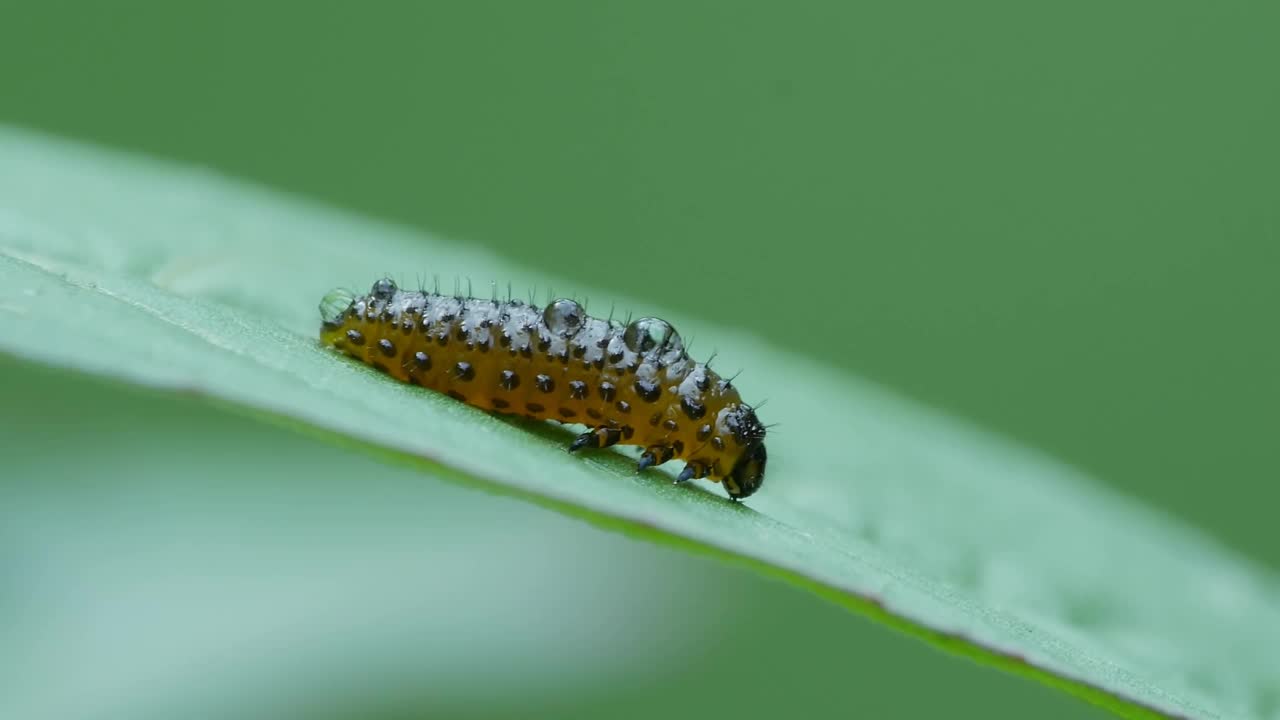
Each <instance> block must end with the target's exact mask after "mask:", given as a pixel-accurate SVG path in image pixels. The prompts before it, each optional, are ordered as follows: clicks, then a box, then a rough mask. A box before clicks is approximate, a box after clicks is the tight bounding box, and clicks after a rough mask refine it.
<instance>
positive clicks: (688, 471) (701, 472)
mask: <svg viewBox="0 0 1280 720" xmlns="http://www.w3.org/2000/svg"><path fill="white" fill-rule="evenodd" d="M710 472H711V467H710V466H709V465H707V464H706V463H703V462H701V461H698V460H690V461H689V462H688V463H687V464H686V465H685V466H684V470H681V471H680V474H679V475H678V476H677V477H676V485H679V484H680V483H683V482H688V481H689V480H693V479H695V478H696V479H699V480H701V479H702V478H704V477H706V476H707V475H708V474H709V473H710Z"/></svg>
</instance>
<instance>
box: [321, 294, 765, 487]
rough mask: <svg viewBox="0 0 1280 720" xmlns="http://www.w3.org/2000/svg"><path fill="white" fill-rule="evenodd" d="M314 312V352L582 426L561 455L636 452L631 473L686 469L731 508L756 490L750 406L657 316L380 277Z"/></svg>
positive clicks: (760, 443)
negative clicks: (423, 288) (481, 295)
mask: <svg viewBox="0 0 1280 720" xmlns="http://www.w3.org/2000/svg"><path fill="white" fill-rule="evenodd" d="M320 317H321V321H322V322H321V328H320V340H321V341H322V342H323V343H324V344H326V345H329V346H332V347H334V348H336V349H337V350H339V351H341V352H343V353H345V354H347V355H349V356H351V357H354V358H356V359H358V360H360V361H361V362H364V363H367V364H369V365H372V366H374V367H376V368H379V369H381V370H384V371H385V372H387V373H388V374H390V375H391V376H393V377H395V378H397V379H399V380H402V381H405V382H410V383H414V384H416V385H421V386H423V387H425V388H429V389H431V390H435V391H437V392H441V393H445V394H448V395H450V396H451V397H454V398H456V399H458V400H460V401H462V402H465V403H467V404H470V405H474V406H476V407H478V408H482V409H484V410H489V411H493V412H498V413H522V414H524V415H526V416H527V417H531V418H535V419H539V420H548V419H549V420H556V421H558V422H577V419H579V418H584V417H585V418H587V419H588V420H589V423H588V425H589V426H590V428H591V429H589V430H588V431H587V432H585V433H582V434H581V435H579V436H578V437H577V438H576V439H575V440H574V441H573V443H572V444H570V446H569V451H570V452H575V451H578V450H581V449H584V448H604V447H609V446H612V445H618V444H622V445H638V446H640V447H642V448H644V452H643V453H642V454H641V456H640V462H639V469H641V470H644V469H645V468H648V467H650V466H652V465H660V464H662V463H665V462H668V461H670V460H674V459H679V460H684V461H685V468H684V470H683V471H682V472H681V473H680V475H679V477H678V478H677V480H676V482H678V483H680V482H685V481H687V480H690V479H692V478H706V479H708V480H711V481H712V482H722V483H723V484H724V486H725V489H726V490H727V491H728V493H729V496H730V497H731V498H733V499H735V500H738V499H741V498H745V497H747V496H748V495H750V494H752V493H754V492H755V491H756V490H758V489H759V488H760V485H761V484H762V483H763V482H764V470H765V464H766V461H767V453H766V452H765V447H764V436H765V428H764V425H762V424H761V423H760V421H759V419H757V418H756V413H755V410H754V409H753V408H752V407H751V406H749V405H747V404H746V403H744V402H743V401H742V398H741V397H740V396H739V394H738V389H737V388H736V387H734V386H733V384H732V382H731V381H730V380H726V379H724V378H722V377H720V375H719V374H717V373H716V372H715V371H714V370H712V369H711V368H710V367H708V366H707V365H706V364H705V363H699V362H696V361H694V360H693V359H692V358H690V357H689V355H688V354H687V353H686V352H685V348H684V343H683V341H682V340H681V338H680V335H679V334H678V333H676V331H675V328H673V327H671V325H670V324H669V323H667V322H666V321H664V320H660V319H658V318H652V317H646V318H640V319H639V320H635V321H632V322H628V323H626V324H623V323H618V322H614V321H612V320H604V319H600V318H594V317H591V316H589V315H587V313H586V311H585V310H584V309H583V308H582V306H581V305H579V304H578V303H577V302H574V301H573V300H566V299H559V300H554V301H552V302H551V303H550V304H549V305H547V306H546V307H545V308H539V307H537V306H535V305H533V304H531V303H524V302H521V301H519V300H509V301H507V302H498V301H497V300H480V299H476V298H461V297H453V296H447V295H440V294H437V293H428V292H412V291H405V290H401V289H400V288H398V287H396V284H395V283H394V282H392V281H391V280H390V279H388V278H383V279H381V280H378V281H377V282H375V283H374V284H373V287H372V288H371V289H370V290H369V293H368V294H367V295H365V296H363V297H356V296H355V295H354V294H353V293H350V292H348V291H346V290H333V291H331V292H329V293H328V294H327V295H325V296H324V299H323V300H321V302H320ZM632 410H635V412H634V413H633V412H632Z"/></svg>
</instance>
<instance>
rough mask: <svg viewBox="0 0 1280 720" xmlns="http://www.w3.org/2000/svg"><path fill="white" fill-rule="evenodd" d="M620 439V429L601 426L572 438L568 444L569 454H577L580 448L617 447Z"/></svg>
mask: <svg viewBox="0 0 1280 720" xmlns="http://www.w3.org/2000/svg"><path fill="white" fill-rule="evenodd" d="M621 439H622V428H616V427H609V426H608V425H601V426H600V427H598V428H593V429H591V430H588V431H586V432H584V433H582V434H581V435H579V436H578V437H576V438H574V440H573V442H572V443H570V444H569V452H578V451H579V450H581V449H582V448H607V447H611V446H613V445H617V444H618V441H619V440H621Z"/></svg>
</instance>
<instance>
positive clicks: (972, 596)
mask: <svg viewBox="0 0 1280 720" xmlns="http://www.w3.org/2000/svg"><path fill="white" fill-rule="evenodd" d="M546 253H547V254H548V255H549V256H550V255H554V253H555V249H554V248H547V249H546ZM579 260H580V259H577V258H564V259H563V261H564V262H565V263H569V262H575V261H579ZM604 260H605V259H602V260H601V262H604ZM655 270H656V271H678V268H663V267H660V266H658V265H657V264H655ZM386 272H390V273H391V274H393V276H398V277H399V278H400V279H401V280H402V281H406V282H407V283H409V284H412V283H413V282H415V281H416V280H417V279H419V278H423V277H426V278H430V277H431V276H434V275H438V276H440V277H441V278H442V279H443V284H444V285H445V287H448V288H450V289H451V288H452V285H453V282H454V279H455V278H461V279H462V280H461V283H462V284H463V286H464V287H465V286H466V285H467V284H468V283H469V284H471V285H472V286H473V287H474V288H475V290H476V294H477V295H488V294H489V292H490V290H489V284H490V283H491V282H493V283H497V284H498V285H499V286H500V287H501V292H502V293H503V294H505V287H506V284H507V282H511V283H512V284H513V286H514V287H515V288H516V289H517V292H519V291H521V290H523V289H525V288H530V287H533V286H535V285H536V286H537V287H539V288H546V287H548V286H549V285H550V286H553V287H555V288H556V289H557V290H558V291H560V294H563V295H571V294H572V295H577V296H578V297H583V296H586V297H590V298H592V299H593V300H594V308H595V309H596V310H599V309H600V308H602V307H603V308H607V307H609V306H610V304H616V305H617V307H619V308H627V309H630V310H633V311H635V312H636V313H643V314H659V315H664V316H665V317H667V318H668V319H669V320H672V321H673V322H674V323H675V325H676V327H678V328H679V329H680V331H681V333H682V335H684V336H685V337H686V338H690V337H694V338H696V344H695V346H694V351H695V352H694V354H695V355H697V354H699V351H701V352H703V353H705V352H708V351H709V350H710V349H711V348H716V349H718V352H719V357H720V364H721V366H722V367H725V366H740V367H742V368H744V369H745V370H746V373H745V374H744V375H743V377H742V379H741V380H740V381H739V383H738V384H739V385H740V387H741V388H743V390H744V392H745V393H746V395H747V399H748V400H760V399H764V398H768V399H769V403H768V405H767V406H766V408H765V409H764V411H763V412H762V415H763V419H764V420H765V422H780V423H781V425H782V426H781V427H780V428H778V429H777V430H776V431H774V432H773V433H772V434H771V437H770V442H769V451H770V474H769V478H768V481H767V482H766V484H765V485H764V487H763V488H762V489H761V491H760V492H759V493H757V494H756V495H755V496H753V497H751V498H750V499H749V500H748V502H747V503H746V504H745V505H734V504H731V503H729V502H728V501H727V500H725V499H724V497H723V495H722V492H721V491H720V489H719V488H718V487H708V486H706V485H703V486H700V487H694V488H690V487H674V486H672V485H671V484H670V482H669V481H670V477H671V474H672V473H673V472H674V471H668V472H667V474H663V473H661V472H655V471H650V472H648V473H644V474H639V475H638V474H636V473H635V472H634V469H633V467H634V460H632V459H628V458H627V457H623V456H622V455H621V454H618V453H602V454H596V455H592V456H585V457H576V456H570V455H568V454H567V453H565V452H564V447H565V445H566V444H567V441H568V439H569V438H570V437H571V433H569V432H568V431H566V430H564V429H562V428H558V427H553V426H551V425H531V424H528V423H523V422H515V421H510V420H506V419H501V418H497V417H494V416H490V415H487V414H485V413H483V412H480V411H478V410H475V409H473V408H470V407H467V406H464V405H461V404H459V403H456V402H454V401H452V400H450V399H448V398H446V397H443V396H440V395H436V394H432V393H428V392H425V391H422V390H420V389H418V388H415V387H411V386H406V385H402V384H399V383H396V382H394V381H391V380H389V379H387V378H386V377H383V376H381V375H378V374H377V373H375V372H373V371H371V370H369V369H368V368H365V367H363V366H360V365H357V364H355V363H352V362H349V361H346V360H344V359H342V358H339V357H337V356H335V355H334V354H332V353H330V352H328V351H326V350H324V349H323V348H321V347H319V345H318V343H317V342H316V340H315V335H316V331H317V330H318V315H317V311H316V305H317V303H318V301H319V299H320V297H321V296H322V295H323V294H324V293H325V292H326V291H327V290H329V289H330V288H332V287H334V286H348V287H356V288H362V287H365V286H367V285H368V284H369V283H370V282H372V280H373V279H374V278H376V277H377V276H379V275H380V274H382V273H386ZM578 275H579V276H580V277H600V278H603V277H605V271H604V269H603V268H602V269H599V270H588V269H585V268H584V269H583V270H582V271H580V272H579V273H578ZM743 291H750V290H743ZM691 292H702V293H707V288H705V287H702V286H700V285H699V284H698V283H693V286H692V287H691ZM733 292H734V290H733V289H730V288H725V289H717V290H715V291H714V292H710V293H707V295H708V301H716V300H719V301H723V302H732V300H733V296H732V293H733ZM540 294H541V293H540ZM788 302H791V303H794V305H795V310H796V322H806V323H812V325H813V328H814V331H815V332H828V333H831V332H840V324H841V317H840V316H839V314H838V313H834V314H833V313H832V312H831V311H830V310H829V309H826V308H823V309H818V308H809V307H806V306H805V303H804V297H803V294H797V295H794V296H792V297H790V298H789V299H788ZM0 324H2V325H0V327H2V328H3V331H2V332H0V350H3V351H4V352H7V353H10V354H12V355H15V356H18V357H21V358H25V359H27V360H30V361H34V362H40V363H47V364H49V365H53V366H58V367H65V368H72V369H76V370H80V371H84V372H88V373H94V374H99V375H104V376H109V377H112V378H117V379H121V380H126V381H129V382H134V383H138V384H141V385H146V386H151V387H158V388H168V389H172V390H176V391H181V392H186V393H192V394H195V395H198V396H201V397H208V398H210V399H213V400H215V401H217V402H219V403H224V404H227V405H229V406H231V407H234V408H238V409H241V410H243V411H244V412H248V413H251V414H253V415H255V416H257V417H261V418H265V419H269V420H272V421H276V422H282V423H285V424H288V425H289V426H291V427H296V428H299V429H303V430H306V431H309V432H315V433H320V434H322V435H323V436H324V437H327V438H330V439H332V440H334V441H337V442H344V443H349V444H352V445H355V446H358V447H361V448H364V449H366V450H368V451H369V452H372V453H375V454H377V455H379V456H380V457H383V458H385V459H388V460H392V461H395V462H400V463H407V464H410V465H414V466H417V467H421V468H425V469H428V470H430V471H431V472H433V473H437V474H443V475H446V476H448V477H450V478H452V479H454V480H456V481H458V482H461V483H465V484H469V485H473V486H478V487H483V488H485V489H488V490H493V491H498V492H503V493H507V494H510V495H513V496H517V497H520V498H524V499H526V500H529V501H532V502H535V503H538V504H540V505H543V506H547V507H551V508H555V509H557V510H560V511H562V512H564V513H566V514H569V515H573V516H576V517H580V518H585V519H588V520H590V521H592V522H595V523H598V524H600V525H602V526H606V527H610V528H615V529H618V530H621V531H623V532H627V533H630V534H633V535H636V536H641V537H645V538H649V539H652V540H656V541H660V542H665V543H670V544H673V545H676V546H679V547H683V548H686V549H689V550H692V551H697V552H704V553H710V554H712V555H715V556H718V557H721V558H724V559H726V560H730V561H734V562H738V563H743V564H746V565H748V566H750V567H753V568H755V569H757V570H759V571H761V572H764V573H767V574H771V575H775V576H777V577H780V578H783V579H785V580H787V581H789V582H792V583H794V584H796V585H799V586H801V587H805V588H808V589H810V590H812V591H814V592H817V593H819V594H821V595H823V596H825V597H827V598H830V599H831V600H833V601H835V602H837V603H839V604H841V605H843V606H845V607H847V608H849V609H851V610H854V611H856V612H859V613H861V614H864V615H867V616H869V617H871V618H873V619H875V620H878V621H880V622H883V623H885V624H887V625H890V626H892V627H894V628H897V629H899V630H901V631H904V632H906V633H908V634H911V635H914V636H917V637H919V638H922V639H924V640H926V641H928V642H930V643H933V644H935V645H937V646H939V647H941V648H944V649H947V650H950V651H953V652H956V653H959V654H962V655H966V656H969V657H971V658H974V659H976V660H978V661H980V662H984V663H988V664H990V665H993V666H996V667H1000V668H1003V669H1006V670H1009V671H1013V672H1015V673H1019V674H1022V675H1026V676H1029V677H1032V678H1035V679H1037V680H1040V681H1042V682H1045V683H1047V684H1050V685H1053V686H1056V687H1060V688H1062V689H1064V690H1066V691H1068V692H1071V693H1074V694H1077V695H1079V696H1081V697H1084V698H1086V699H1088V700H1090V701H1092V702H1095V703H1098V704H1100V705H1103V706H1105V707H1108V708H1110V709H1112V710H1115V711H1116V712H1118V713H1120V714H1123V715H1126V716H1132V717H1148V716H1161V715H1171V716H1193V717H1241V718H1244V717H1264V716H1268V715H1270V714H1272V713H1274V712H1275V711H1276V709H1277V707H1280V694H1278V693H1280V687H1277V685H1276V678H1275V668H1277V667H1280V593H1277V590H1276V584H1275V579H1274V578H1273V576H1272V575H1270V574H1269V573H1267V572H1266V571H1264V570H1262V569H1261V568H1259V567H1257V566H1255V565H1254V564H1252V563H1250V562H1249V561H1247V560H1245V559H1243V558H1241V557H1238V556H1236V555H1233V554H1232V553H1230V552H1228V551H1227V550H1225V549H1223V548H1222V547H1220V546H1219V545H1217V544H1216V543H1215V542H1214V541H1212V540H1211V539H1210V538H1208V537H1205V536H1204V535H1203V534H1201V533H1199V532H1197V531H1195V530H1193V529H1191V528H1188V527H1185V526H1183V525H1181V524H1179V523H1177V522H1175V521H1173V520H1171V519H1169V518H1167V517H1163V516H1161V515H1159V514H1157V513H1155V512H1152V511H1150V510H1148V509H1145V508H1143V507H1142V506H1141V505H1139V504H1137V503H1135V502H1133V501H1131V500H1128V499H1126V498H1123V497H1119V496H1117V495H1116V494H1114V493H1112V492H1109V491H1107V490H1106V489H1104V488H1102V487H1100V486H1099V485H1098V484H1096V483H1095V482H1093V481H1092V480H1090V479H1089V478H1087V477H1083V476H1081V475H1080V474H1079V473H1078V472H1076V471H1074V470H1072V469H1070V468H1067V467H1063V466H1062V465H1060V464H1057V463H1055V462H1053V461H1052V460H1050V459H1048V458H1045V457H1042V456H1039V455H1037V454H1036V453H1034V452H1033V451H1030V450H1028V449H1025V448H1020V447H1016V446H1014V445H1011V444H1010V443H1008V442H1005V441H1003V440H1001V439H999V438H996V437H993V436H991V435H989V434H986V433H984V432H982V431H981V430H979V429H976V428H973V427H971V426H968V425H966V424H964V423H963V422H960V421H958V420H955V419H952V418H948V417H944V416H942V415H940V414H939V413H937V412H934V411H932V410H930V409H928V408H924V407H921V406H918V405H915V404H912V403H909V402H906V401H904V400H902V399H900V398H897V397H895V396H893V395H891V394H890V393H888V392H886V391H884V390H882V389H880V388H877V387H874V386H872V385H869V384H867V383H865V382H862V381H859V380H857V379H856V378H852V377H849V376H848V375H845V374H842V373H839V372H836V371H834V370H832V369H830V368H827V367H824V366H822V365H819V364H817V363H815V362H813V361H810V360H808V359H806V358H804V357H800V356H797V355H795V354H792V353H789V352H787V351H786V350H784V349H781V348H776V347H773V346H771V345H769V344H768V343H767V337H768V335H769V329H768V328H767V327H760V328H757V330H756V332H755V333H752V334H747V333H743V332H739V331H735V330H732V329H730V328H724V327H715V326H712V325H709V324H707V323H705V322H703V321H699V320H698V319H696V318H687V317H679V316H674V317H673V316H672V315H671V314H670V313H664V312H663V311H662V310H661V308H658V307H655V306H653V305H652V304H650V303H647V302H644V301H642V300H639V299H632V298H621V297H615V296H612V295H611V294H610V293H609V292H608V291H607V289H605V288H602V287H589V286H587V285H585V284H574V283H571V282H568V281H566V280H565V279H563V278H549V277H538V276H536V275H534V274H532V273H531V272H530V271H528V270H527V269H522V268H516V267H511V266H510V265H509V264H508V263H506V262H504V261H503V260H502V259H501V258H498V257H494V256H493V255H491V254H489V253H487V252H485V251H484V250H482V249H478V248H472V247H468V246H466V245H463V244H458V243H452V242H447V241H444V240H442V239H440V238H436V237H432V236H429V235H425V234H423V233H419V232H414V231H410V230H407V229H404V228H398V227H394V226H390V225H387V224H382V223H377V222H373V221H370V220H367V219H361V218H356V217H352V216H350V215H348V214H344V213H341V212H337V211H335V210H332V209H328V208H324V207H317V206H315V205H312V204H308V203H306V202H303V201H300V200H296V199H292V198H289V197H286V196H283V195H281V194H279V193H274V192H269V191H266V190H263V189H259V188H254V187H249V186H246V185H244V184H239V183H234V182H230V181H227V180H224V179H222V178H219V177H216V176H214V175H211V174H209V173H205V172H201V171H198V170H193V169H187V168H178V167H173V166H169V165H164V164H161V163H157V162H153V161H149V160H144V159H139V158H133V157H128V156H123V155H119V154H114V153H109V152H105V151H100V150H95V149H87V148H83V147H80V146H76V145H72V144H68V143H64V142H59V141H53V140H49V139H45V138H41V137H39V136H35V135H32V134H27V133H24V132H20V131H16V130H9V131H3V132H0ZM941 360H942V359H940V361H941Z"/></svg>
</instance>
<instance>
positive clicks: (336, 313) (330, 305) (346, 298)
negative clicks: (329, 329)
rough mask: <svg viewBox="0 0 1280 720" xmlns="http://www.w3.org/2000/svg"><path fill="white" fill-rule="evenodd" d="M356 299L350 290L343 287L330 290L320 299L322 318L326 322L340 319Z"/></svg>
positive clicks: (334, 321)
mask: <svg viewBox="0 0 1280 720" xmlns="http://www.w3.org/2000/svg"><path fill="white" fill-rule="evenodd" d="M355 299H356V298H355V296H354V295H352V294H351V291H349V290H344V289H343V288H334V289H333V290H330V291H329V292H327V293H325V296H324V297H323V298H322V299H321V300H320V319H321V320H322V321H324V322H326V323H336V322H338V321H340V320H341V319H342V316H343V315H344V314H346V312H347V310H348V309H349V308H350V307H351V303H353V302H355Z"/></svg>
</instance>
